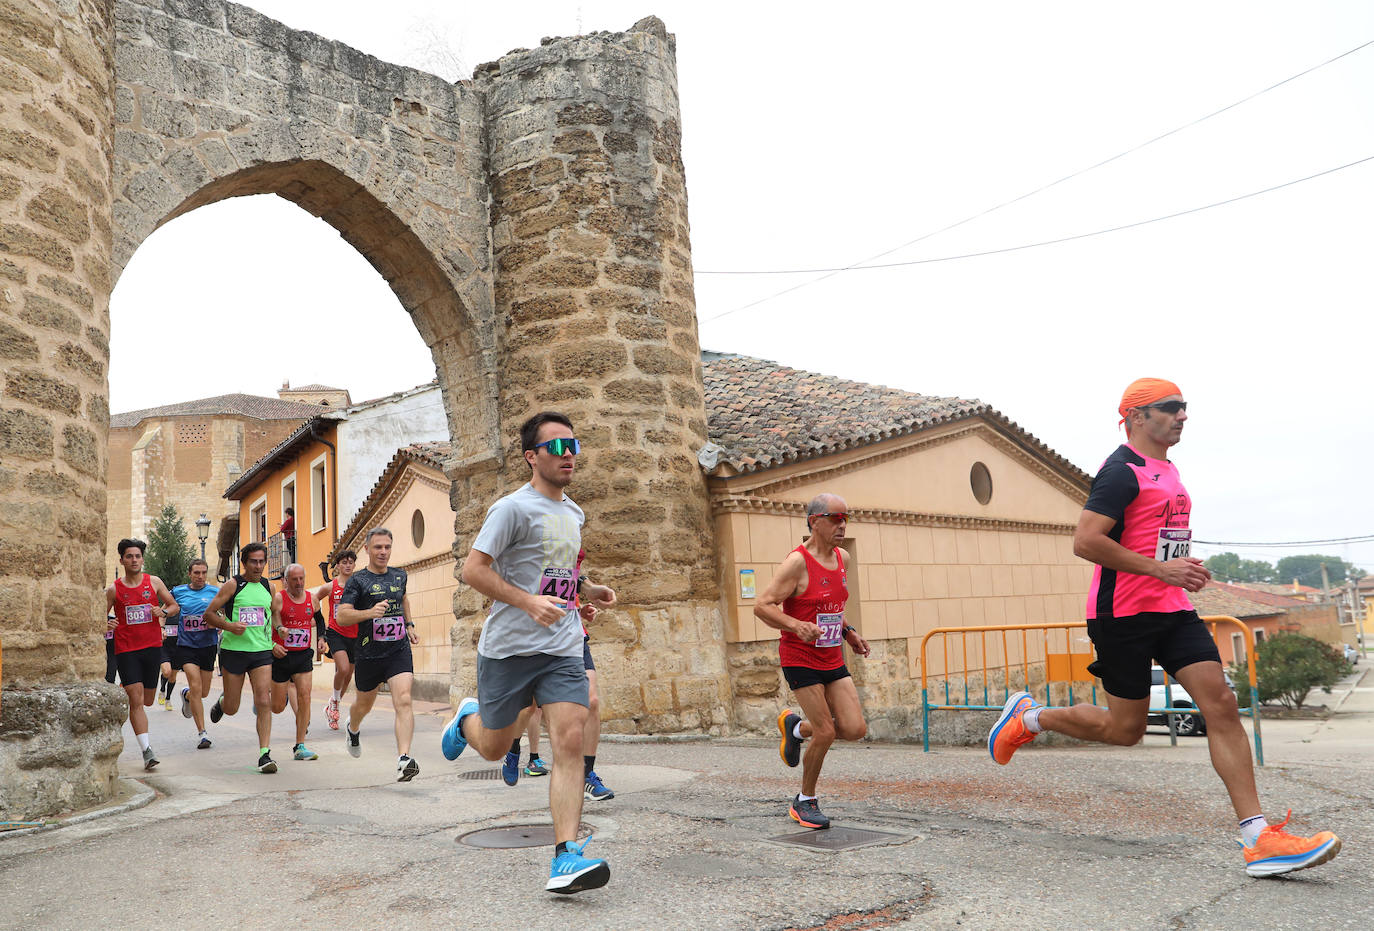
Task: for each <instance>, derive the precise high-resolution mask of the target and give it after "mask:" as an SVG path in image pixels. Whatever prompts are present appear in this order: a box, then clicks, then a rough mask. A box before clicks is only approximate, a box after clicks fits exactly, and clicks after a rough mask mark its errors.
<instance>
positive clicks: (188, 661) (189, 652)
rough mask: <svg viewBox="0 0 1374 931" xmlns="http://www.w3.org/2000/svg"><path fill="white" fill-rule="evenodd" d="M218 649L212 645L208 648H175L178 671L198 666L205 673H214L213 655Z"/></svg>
mask: <svg viewBox="0 0 1374 931" xmlns="http://www.w3.org/2000/svg"><path fill="white" fill-rule="evenodd" d="M218 652H219V648H218V647H217V646H215V645H214V644H213V643H212V644H210V645H209V646H208V647H184V646H180V645H178V646H177V652H176V663H175V666H176V668H178V669H185V668H186V667H187V666H199V667H200V668H201V669H203V670H205V671H206V672H214V671H215V654H216V653H218Z"/></svg>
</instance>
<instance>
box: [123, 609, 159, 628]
mask: <svg viewBox="0 0 1374 931" xmlns="http://www.w3.org/2000/svg"><path fill="white" fill-rule="evenodd" d="M152 619H153V606H152V605H125V606H124V623H125V624H130V625H133V624H147V623H148V622H149V621H151V620H152Z"/></svg>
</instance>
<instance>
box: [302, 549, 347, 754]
mask: <svg viewBox="0 0 1374 931" xmlns="http://www.w3.org/2000/svg"><path fill="white" fill-rule="evenodd" d="M357 567H358V554H357V553H355V552H353V551H352V550H341V551H340V552H339V554H338V555H337V556H335V557H334V581H333V582H330V583H328V584H327V585H321V586H319V587H318V588H316V589H315V590H314V592H312V594H313V595H314V596H315V603H316V604H317V605H323V604H328V605H329V626H328V627H327V628H326V629H325V632H324V636H322V637H320V641H319V643H318V644H316V649H318V650H319V651H320V652H321V653H323V654H324V655H326V656H328V657H329V658H330V659H332V660H333V661H334V694H333V695H331V696H330V697H329V701H328V702H326V703H325V706H324V718H325V722H326V723H328V725H329V729H330V730H333V731H337V730H338V729H339V700H340V699H342V698H343V693H344V692H347V691H348V683H349V682H351V681H352V679H353V658H354V655H355V654H356V653H357V643H358V625H357V624H349V625H348V626H347V627H345V626H343V625H341V624H340V623H339V621H338V611H339V599H340V598H342V597H343V590H344V586H345V585H347V584H348V579H349V576H351V575H353V570H354V569H356V568H357Z"/></svg>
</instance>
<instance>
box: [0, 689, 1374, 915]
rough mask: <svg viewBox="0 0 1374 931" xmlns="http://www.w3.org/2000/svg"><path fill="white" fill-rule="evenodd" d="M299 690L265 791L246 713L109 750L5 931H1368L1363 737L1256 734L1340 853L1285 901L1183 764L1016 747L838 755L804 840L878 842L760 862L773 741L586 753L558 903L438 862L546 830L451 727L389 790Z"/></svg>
mask: <svg viewBox="0 0 1374 931" xmlns="http://www.w3.org/2000/svg"><path fill="white" fill-rule="evenodd" d="M217 691H218V690H217V688H216V690H215V691H214V692H212V695H214V694H217ZM317 691H319V694H318V695H317V698H316V701H315V703H314V706H313V710H314V713H315V720H316V723H314V724H313V725H312V728H311V735H310V740H309V743H310V745H311V746H312V748H314V749H315V750H316V751H317V752H319V753H320V759H319V760H318V761H314V762H295V761H292V760H291V759H290V758H289V753H287V752H285V751H286V748H287V746H288V744H289V743H290V733H289V730H288V729H289V727H290V726H291V721H290V715H289V713H288V714H286V715H281V716H278V717H277V718H276V720H275V723H274V734H278V735H282V736H279V737H277V738H275V739H274V755H275V756H276V757H277V758H278V759H279V760H280V766H281V771H280V772H279V773H278V774H277V775H275V776H263V775H259V774H257V773H256V772H255V771H253V770H252V768H251V763H252V762H253V759H255V756H256V739H255V737H254V735H253V730H252V718H251V716H250V715H248V714H247V713H246V710H245V711H241V712H240V713H239V715H238V716H237V717H236V718H226V719H225V721H223V722H222V723H221V724H219V725H214V726H212V727H211V736H212V738H213V739H214V741H215V746H214V747H213V748H212V749H211V750H207V751H196V750H194V749H191V747H192V738H193V736H194V735H193V733H192V731H193V730H194V728H193V727H192V725H191V723H190V722H189V721H186V720H184V719H183V718H182V717H181V715H180V714H178V713H176V712H170V713H168V712H163V711H161V710H160V709H157V708H154V710H153V711H152V712H150V718H151V719H152V735H153V746H154V747H155V748H157V750H158V752H159V754H160V756H161V759H162V760H163V763H162V765H161V766H160V767H159V768H158V770H157V772H156V773H155V774H152V775H149V776H147V777H144V775H143V774H142V772H141V769H139V768H138V766H137V762H138V760H137V749H136V745H134V742H133V740H132V739H131V738H129V739H128V746H126V749H125V751H124V754H123V755H122V756H121V768H122V771H123V772H124V773H125V774H126V775H131V776H137V777H139V781H140V782H142V783H144V784H146V785H147V786H150V787H151V788H153V789H155V790H156V791H157V793H158V797H157V798H156V799H155V800H154V801H153V802H152V803H151V804H148V805H146V806H145V807H142V808H139V809H137V810H133V811H128V812H126V813H123V814H119V815H115V816H112V817H107V818H102V819H98V820H94V821H90V822H86V823H83V824H78V825H73V826H71V827H66V828H62V829H60V830H55V831H48V832H44V833H40V834H35V835H32V836H29V837H14V838H4V837H3V836H0V873H3V875H4V877H5V881H4V882H3V883H0V928H25V929H28V928H88V927H91V926H93V925H94V926H106V927H128V926H134V925H137V926H148V925H153V926H239V925H243V924H245V923H249V922H251V923H252V924H253V925H257V926H262V927H267V928H285V927H300V926H301V925H302V924H306V923H308V926H309V927H329V928H368V929H373V928H377V927H385V928H387V929H388V931H392V929H404V928H433V927H456V928H477V927H482V928H487V927H503V926H515V925H519V926H530V927H558V926H572V927H587V928H596V929H598V931H600V929H618V928H626V929H631V928H632V929H642V928H651V927H667V928H673V929H677V928H686V929H695V928H741V929H750V931H753V929H760V928H778V929H781V928H798V929H800V928H821V927H826V928H831V929H859V928H863V929H870V928H887V927H910V928H917V927H920V928H954V927H959V928H1050V927H1053V928H1056V929H1075V928H1111V929H1131V928H1141V929H1146V928H1148V929H1157V928H1164V927H1170V928H1175V927H1176V928H1236V927H1282V928H1285V929H1287V928H1321V929H1327V928H1331V927H1357V928H1366V927H1374V880H1372V879H1371V875H1370V874H1371V871H1370V869H1369V865H1370V862H1371V858H1370V854H1369V851H1370V849H1371V838H1374V805H1371V801H1374V790H1372V789H1371V786H1374V753H1371V750H1374V712H1365V711H1361V712H1352V713H1348V714H1346V713H1343V714H1338V715H1335V716H1333V717H1331V718H1329V719H1327V720H1325V721H1277V720H1276V721H1272V722H1270V721H1265V722H1264V747H1265V756H1266V760H1267V762H1268V764H1269V765H1268V766H1266V767H1265V768H1263V769H1261V770H1259V771H1258V772H1259V775H1258V778H1259V784H1260V790H1261V797H1262V798H1263V799H1265V800H1266V805H1267V809H1268V814H1269V815H1270V816H1271V818H1274V819H1275V820H1278V819H1280V818H1282V817H1283V812H1284V810H1285V809H1286V808H1288V807H1290V806H1291V807H1292V809H1293V811H1294V821H1293V825H1292V826H1293V827H1294V828H1295V829H1297V830H1300V831H1312V830H1318V829H1321V828H1330V829H1333V830H1335V831H1336V832H1337V833H1339V834H1340V835H1341V836H1342V837H1343V839H1344V841H1345V849H1344V851H1343V852H1342V854H1341V855H1340V856H1339V857H1338V858H1337V859H1336V860H1335V861H1333V862H1332V863H1330V864H1328V865H1326V866H1323V867H1320V868H1318V869H1314V870H1309V871H1305V872H1302V873H1297V874H1293V875H1292V877H1290V878H1287V879H1281V880H1255V879H1250V878H1248V877H1246V876H1245V874H1244V871H1243V868H1242V861H1241V858H1240V855H1239V852H1238V851H1237V849H1236V847H1235V844H1234V841H1233V840H1232V838H1233V837H1234V836H1235V834H1236V825H1235V820H1234V818H1233V816H1232V814H1231V812H1230V807H1229V805H1228V804H1227V802H1226V799H1225V795H1224V792H1223V790H1222V787H1221V784H1220V782H1219V780H1218V779H1217V778H1216V776H1215V774H1214V773H1213V771H1212V769H1211V767H1210V764H1209V762H1208V756H1207V742H1206V741H1205V740H1202V739H1193V740H1181V741H1180V745H1179V746H1178V747H1177V748H1170V747H1169V746H1168V740H1169V738H1168V735H1167V734H1162V733H1159V734H1156V733H1153V732H1152V733H1150V734H1148V735H1147V736H1146V738H1145V740H1144V741H1143V742H1142V743H1141V744H1140V745H1138V746H1136V747H1133V748H1129V749H1116V748H1080V747H1073V748H1051V747H1045V748H1041V747H1036V746H1031V747H1028V748H1025V749H1023V750H1022V751H1020V752H1019V753H1018V754H1017V757H1016V759H1015V760H1014V761H1013V762H1012V764H1011V765H1009V766H1007V767H998V766H997V765H995V764H994V763H992V761H991V760H989V759H988V756H987V753H986V751H985V750H981V749H977V748H973V749H970V748H951V749H941V750H938V751H936V752H932V753H929V754H924V753H922V752H921V750H920V747H919V745H883V744H859V745H850V744H838V745H837V746H836V747H835V748H834V749H833V750H832V752H831V754H830V757H829V760H828V761H827V765H826V770H825V773H824V774H823V776H822V781H821V802H822V805H823V806H824V810H825V811H826V813H827V814H829V815H830V816H831V817H832V818H833V819H834V820H835V828H833V829H832V830H831V832H829V834H828V835H827V837H826V838H824V839H831V838H839V837H840V835H841V831H840V829H841V828H855V827H859V828H866V829H871V830H876V831H882V832H888V833H889V834H892V835H895V836H893V837H886V838H879V841H880V843H877V844H874V845H871V846H863V847H858V848H855V849H849V850H840V851H824V850H816V849H807V848H804V847H797V846H789V845H784V844H781V843H779V842H778V841H777V838H778V837H780V836H786V835H796V834H804V835H806V837H807V838H809V839H811V840H813V841H814V840H817V839H821V838H819V836H818V835H817V834H815V833H811V832H802V831H800V830H799V829H798V828H797V826H796V825H795V824H793V823H792V822H791V821H790V820H789V819H788V818H787V815H786V810H787V799H788V798H789V797H790V795H791V794H792V793H794V792H795V791H797V784H798V781H799V771H796V770H788V769H787V768H786V767H784V766H783V765H782V764H781V762H780V761H779V759H778V753H777V745H776V742H774V741H771V740H757V739H730V740H717V741H691V742H683V741H673V742H666V743H648V742H623V741H611V740H607V741H605V742H603V744H602V747H601V749H600V751H599V755H598V762H597V770H598V772H600V773H601V775H602V776H603V778H604V779H605V780H606V783H607V785H609V786H610V787H611V788H612V789H614V790H615V793H616V797H615V798H614V799H613V800H611V801H608V802H602V803H588V805H587V808H586V811H585V813H584V818H583V821H584V823H585V824H586V826H587V827H588V828H590V829H591V830H592V831H593V832H594V834H595V839H594V840H593V841H592V843H591V846H590V847H589V849H588V852H589V853H590V854H593V855H601V856H605V857H607V858H609V859H610V861H611V868H612V876H611V882H610V885H609V886H607V887H606V888H605V889H601V890H594V891H591V892H586V893H582V894H580V895H577V896H570V897H561V896H553V895H550V894H548V893H546V892H544V891H543V884H544V881H545V879H546V878H547V875H548V872H547V871H548V862H549V855H550V852H551V851H550V850H549V849H547V848H545V847H537V848H528V849H513V850H491V849H478V848H474V847H470V846H467V845H464V844H460V843H456V842H455V841H456V839H457V838H458V837H459V836H461V835H464V834H466V833H468V832H470V831H473V830H477V829H482V828H490V827H497V826H510V825H524V824H546V823H548V811H547V791H548V780H547V779H528V778H524V777H522V778H521V780H520V783H519V784H518V785H517V786H515V787H513V788H511V787H507V786H505V785H504V784H503V783H502V782H501V781H500V779H472V778H467V777H470V776H472V775H474V774H483V775H492V774H494V771H495V770H496V768H497V765H498V764H495V763H488V762H486V761H483V760H480V759H477V758H475V757H472V756H469V754H470V753H471V751H469V752H468V753H465V754H464V755H463V756H462V757H460V758H459V760H458V761H457V762H456V763H449V762H447V761H445V760H444V759H443V758H442V757H441V756H440V754H439V752H438V739H439V732H440V730H441V728H442V726H443V724H444V722H445V720H446V719H447V716H448V713H449V712H448V708H447V707H446V706H442V705H425V706H423V707H421V708H419V709H418V711H419V713H418V714H417V717H416V740H415V748H414V750H413V753H414V755H415V756H416V757H417V759H418V760H419V761H420V764H421V766H422V771H421V773H420V776H419V777H418V778H417V779H416V780H415V781H414V782H411V783H405V784H397V783H395V782H394V781H393V780H394V767H395V746H394V743H393V741H392V737H391V724H392V719H391V713H390V703H389V700H387V699H385V698H384V699H381V700H379V701H378V705H377V709H376V710H375V711H374V712H373V714H372V715H371V716H369V718H368V719H367V721H366V722H365V724H364V728H363V751H364V752H363V756H362V758H361V759H357V760H355V759H353V758H351V757H349V756H348V755H347V754H346V752H345V750H344V745H343V738H342V736H341V734H342V732H341V731H339V732H336V731H330V730H328V729H327V728H326V727H325V723H324V719H323V714H322V713H321V710H320V709H321V705H322V702H323V700H324V698H325V697H327V694H328V693H327V690H317ZM1360 694H1363V693H1359V692H1356V693H1354V695H1355V696H1358V695H1360ZM1352 701H1353V696H1352ZM127 737H128V732H127V726H126V738H127ZM130 747H133V748H134V749H130Z"/></svg>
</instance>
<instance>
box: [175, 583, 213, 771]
mask: <svg viewBox="0 0 1374 931" xmlns="http://www.w3.org/2000/svg"><path fill="white" fill-rule="evenodd" d="M209 574H210V565H209V564H208V563H207V562H206V561H205V560H203V559H193V560H191V581H190V584H188V585H178V586H177V587H176V588H174V589H172V597H173V598H175V599H176V601H177V604H179V605H181V617H180V623H179V624H178V629H177V645H176V657H175V662H176V665H177V666H178V667H180V668H181V670H182V671H183V672H184V673H186V681H187V683H189V685H188V686H186V687H185V688H183V689H182V690H181V716H182V717H184V718H195V719H196V732H197V734H198V735H199V740H198V742H197V743H196V749H197V750H208V749H209V748H210V737H209V735H208V734H207V733H206V732H205V703H204V700H205V698H206V697H207V696H208V695H209V694H210V681H211V680H212V679H213V678H214V675H213V673H214V671H215V652H216V649H217V647H218V645H219V631H218V630H216V629H215V628H213V627H211V626H210V625H209V624H206V623H205V611H206V609H208V608H209V607H210V602H211V601H213V600H214V597H215V596H216V595H218V594H219V587H218V586H215V585H207V584H206V583H205V579H206V577H207V576H208V575H209Z"/></svg>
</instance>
